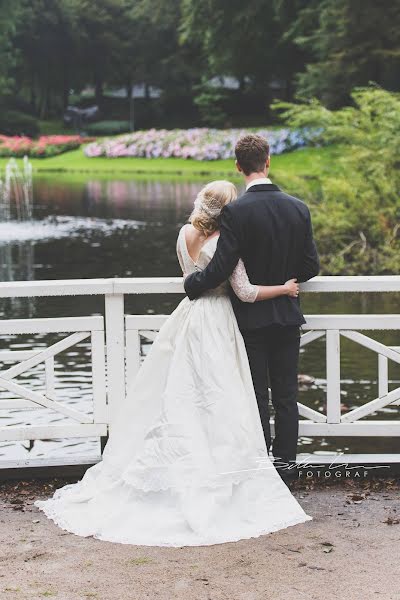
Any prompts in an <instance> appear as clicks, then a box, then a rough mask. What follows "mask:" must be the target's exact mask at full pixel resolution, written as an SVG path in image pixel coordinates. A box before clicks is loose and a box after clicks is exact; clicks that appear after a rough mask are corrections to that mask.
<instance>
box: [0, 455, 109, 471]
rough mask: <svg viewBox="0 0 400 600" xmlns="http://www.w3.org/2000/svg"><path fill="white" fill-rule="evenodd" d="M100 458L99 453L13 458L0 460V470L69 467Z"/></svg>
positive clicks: (93, 461)
mask: <svg viewBox="0 0 400 600" xmlns="http://www.w3.org/2000/svg"><path fill="white" fill-rule="evenodd" d="M101 460H102V458H101V455H100V454H99V455H95V456H70V457H68V456H59V457H57V458H18V459H15V460H9V459H7V460H2V461H1V462H0V471H1V470H6V469H19V468H26V467H29V468H31V467H32V468H33V469H34V468H35V467H36V468H43V467H71V466H80V465H94V464H96V463H98V462H100V461H101Z"/></svg>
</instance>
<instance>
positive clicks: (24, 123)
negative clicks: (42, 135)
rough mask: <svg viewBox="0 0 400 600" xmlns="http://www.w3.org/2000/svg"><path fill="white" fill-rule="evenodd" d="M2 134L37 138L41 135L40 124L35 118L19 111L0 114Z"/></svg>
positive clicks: (0, 130) (5, 111) (7, 111)
mask: <svg viewBox="0 0 400 600" xmlns="http://www.w3.org/2000/svg"><path fill="white" fill-rule="evenodd" d="M0 132H1V133H4V134H5V135H22V136H25V135H26V136H30V137H35V136H37V135H38V133H39V124H38V122H37V120H36V119H35V118H34V117H31V116H30V115H27V114H25V113H22V112H19V111H17V110H4V111H1V112H0Z"/></svg>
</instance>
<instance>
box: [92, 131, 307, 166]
mask: <svg viewBox="0 0 400 600" xmlns="http://www.w3.org/2000/svg"><path fill="white" fill-rule="evenodd" d="M246 133H250V130H248V129H224V130H222V129H209V128H195V129H172V130H167V129H149V130H147V131H136V132H135V133H129V134H124V135H120V136H116V137H113V138H107V139H102V140H97V141H95V142H93V143H91V144H89V145H88V146H86V147H85V149H84V152H85V154H86V156H88V157H89V158H93V157H97V156H105V157H108V158H120V157H127V156H128V157H129V156H130V157H140V158H192V159H194V160H218V159H229V158H233V156H234V149H235V144H236V141H237V140H238V139H239V138H240V137H242V136H243V135H245V134H246ZM256 133H258V134H260V135H262V136H264V137H265V138H267V139H268V142H269V144H270V147H271V152H272V153H273V154H282V152H286V151H288V150H293V149H295V148H299V147H300V146H304V145H306V143H307V136H306V134H305V132H300V131H293V130H291V129H277V130H266V129H262V130H258V131H257V132H256Z"/></svg>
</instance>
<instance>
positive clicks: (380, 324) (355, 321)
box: [302, 314, 400, 331]
mask: <svg viewBox="0 0 400 600" xmlns="http://www.w3.org/2000/svg"><path fill="white" fill-rule="evenodd" d="M304 318H305V319H306V323H305V325H302V328H303V329H304V330H329V329H340V330H342V329H343V330H351V331H354V330H363V329H365V330H394V329H400V314H398V315H305V317H304Z"/></svg>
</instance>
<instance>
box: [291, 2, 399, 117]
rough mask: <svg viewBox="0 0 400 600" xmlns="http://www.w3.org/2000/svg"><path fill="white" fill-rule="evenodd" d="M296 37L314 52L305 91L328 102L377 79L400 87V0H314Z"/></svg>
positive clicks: (304, 76) (344, 99)
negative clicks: (399, 74)
mask: <svg viewBox="0 0 400 600" xmlns="http://www.w3.org/2000/svg"><path fill="white" fill-rule="evenodd" d="M291 33H292V39H294V41H296V42H297V44H298V45H299V46H300V47H301V48H305V49H307V50H308V51H309V52H310V55H311V56H310V57H311V61H310V63H309V64H308V65H307V67H306V70H305V72H303V73H301V74H300V76H299V92H300V93H301V94H302V95H303V96H305V97H311V96H317V97H318V98H320V99H322V101H323V102H325V103H326V104H327V105H328V106H331V107H337V106H340V105H343V104H346V103H348V102H349V100H350V92H351V90H352V89H353V87H354V86H357V85H360V86H363V85H367V84H368V83H369V82H371V81H373V82H375V83H378V84H380V85H382V86H383V87H386V88H389V89H392V90H399V89H400V80H399V78H398V71H399V68H400V3H399V1H398V0H388V1H387V2H385V6H384V7H383V6H382V5H381V4H380V3H378V2H376V1H375V0H322V1H321V0H311V2H309V3H308V4H307V6H306V8H304V9H303V10H302V11H300V13H299V15H298V18H297V20H296V22H295V25H294V26H293V27H292V32H291Z"/></svg>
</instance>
